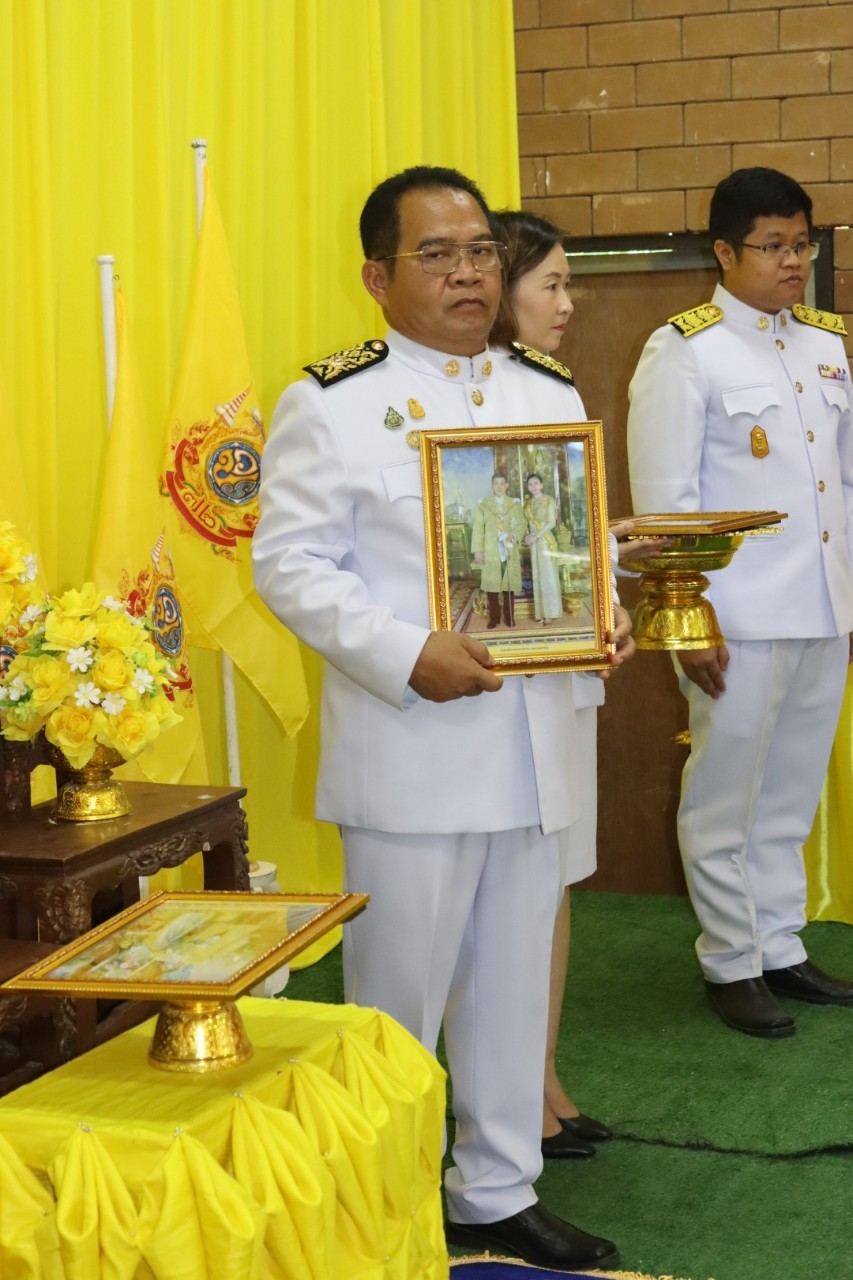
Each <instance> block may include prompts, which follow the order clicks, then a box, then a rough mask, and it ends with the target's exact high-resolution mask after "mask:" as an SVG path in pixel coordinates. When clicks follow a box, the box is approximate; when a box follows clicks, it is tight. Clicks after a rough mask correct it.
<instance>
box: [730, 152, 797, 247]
mask: <svg viewBox="0 0 853 1280" xmlns="http://www.w3.org/2000/svg"><path fill="white" fill-rule="evenodd" d="M798 213H804V214H805V215H806V222H807V223H808V228H809V235H811V232H812V202H811V198H810V197H809V196H808V195H807V194H806V193H805V191H804V190H803V188H802V187H801V186H800V184H799V182H795V181H794V179H793V178H789V177H788V175H787V174H785V173H780V172H779V170H778V169H763V168H759V167H756V168H753V169H735V171H734V173H731V174H729V176H728V177H727V178H723V180H722V182H720V183H718V184H717V188H716V190H715V191H714V194H713V196H712V197H711V210H710V214H709V219H708V230H709V231H710V233H711V241H712V242H714V241H716V240H725V241H726V242H727V243H728V244H731V245H735V246H739V245H740V244H741V243H742V242H743V241H744V240H745V239H746V238H747V236H748V235H749V233H750V232H751V231H752V229H753V227H754V226H755V220H756V218H774V217H775V218H794V217H796V215H797V214H798ZM741 252H742V250H741V249H740V248H739V247H737V248H735V254H736V256H737V257H738V258H740V256H741Z"/></svg>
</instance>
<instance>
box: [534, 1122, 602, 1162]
mask: <svg viewBox="0 0 853 1280" xmlns="http://www.w3.org/2000/svg"><path fill="white" fill-rule="evenodd" d="M542 1155H543V1156H544V1157H545V1159H546V1160H571V1159H573V1158H574V1157H575V1156H594V1155H595V1147H594V1146H593V1145H592V1144H591V1143H589V1142H584V1141H583V1139H582V1138H576V1137H575V1135H574V1134H573V1133H567V1132H566V1130H565V1129H561V1130H560V1132H559V1133H555V1134H552V1136H551V1137H550V1138H543V1139H542Z"/></svg>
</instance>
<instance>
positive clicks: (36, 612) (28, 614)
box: [21, 604, 44, 627]
mask: <svg viewBox="0 0 853 1280" xmlns="http://www.w3.org/2000/svg"><path fill="white" fill-rule="evenodd" d="M43 613H44V606H43V605H40V604H28V605H27V607H26V609H25V610H24V612H23V613H22V614H21V622H22V623H23V625H24V626H25V627H28V626H29V625H30V623H31V622H35V620H36V618H40V617H41V615H42V614H43Z"/></svg>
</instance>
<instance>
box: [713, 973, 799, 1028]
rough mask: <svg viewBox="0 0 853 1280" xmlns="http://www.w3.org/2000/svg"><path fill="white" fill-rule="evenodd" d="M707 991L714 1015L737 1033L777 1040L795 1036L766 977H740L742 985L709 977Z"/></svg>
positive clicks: (789, 1021)
mask: <svg viewBox="0 0 853 1280" xmlns="http://www.w3.org/2000/svg"><path fill="white" fill-rule="evenodd" d="M705 992H706V994H707V996H708V1003H709V1004H710V1006H711V1008H712V1009H713V1010H714V1012H715V1013H717V1014H719V1016H720V1017H721V1018H722V1020H723V1022H724V1023H725V1024H726V1026H727V1027H734V1029H735V1031H745V1032H746V1034H747V1035H748V1036H764V1037H766V1038H767V1039H769V1040H777V1039H779V1038H780V1037H781V1036H792V1035H793V1034H794V1032H795V1031H796V1029H797V1028H796V1027H795V1026H794V1019H793V1018H792V1017H790V1015H789V1014H787V1013H786V1012H785V1010H784V1009H783V1008H782V1006H781V1004H779V1001H778V1000H777V999H776V998H775V996H774V995H773V992H772V991H770V990H769V988H768V986H767V984H766V983H765V982H764V980H763V978H741V979H740V981H739V982H709V981H708V979H707V978H706V979H705Z"/></svg>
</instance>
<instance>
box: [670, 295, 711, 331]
mask: <svg viewBox="0 0 853 1280" xmlns="http://www.w3.org/2000/svg"><path fill="white" fill-rule="evenodd" d="M722 318H723V312H722V308H721V307H718V306H716V304H715V303H713V302H704V303H703V304H702V306H701V307H692V308H691V310H690V311H682V312H681V314H680V315H677V316H670V317H669V319H668V320H667V324H671V325H672V326H673V327H674V328H675V329H677V330H678V332H679V333H680V334H681V336H682V337H683V338H692V337H693V335H694V333H701V332H702V330H703V329H708V328H710V327H711V325H712V324H716V323H717V321H718V320H722Z"/></svg>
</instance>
